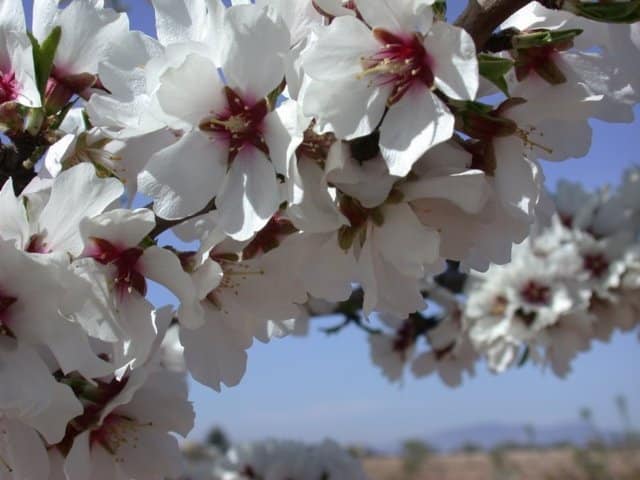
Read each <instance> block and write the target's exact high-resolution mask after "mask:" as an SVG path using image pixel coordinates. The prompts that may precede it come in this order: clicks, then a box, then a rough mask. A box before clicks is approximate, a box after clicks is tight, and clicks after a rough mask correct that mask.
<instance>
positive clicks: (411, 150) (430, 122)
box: [380, 87, 454, 177]
mask: <svg viewBox="0 0 640 480" xmlns="http://www.w3.org/2000/svg"><path fill="white" fill-rule="evenodd" d="M453 124H454V116H453V115H452V114H451V112H450V111H449V109H448V108H447V107H446V106H445V104H444V103H442V101H441V100H440V99H439V98H438V97H436V96H435V95H433V94H432V93H431V92H430V91H428V90H427V89H425V88H422V87H413V88H412V89H411V90H409V91H408V92H406V93H405V95H404V96H403V97H402V98H401V99H400V101H399V102H398V103H396V104H395V105H392V106H391V108H390V109H389V112H388V113H387V116H386V117H385V119H384V122H383V123H382V127H381V128H380V152H381V153H382V156H383V158H384V159H385V162H386V163H387V167H389V173H390V174H391V175H395V176H399V177H404V176H405V175H407V173H409V171H410V170H411V167H412V166H413V164H414V163H415V162H416V161H417V160H418V159H419V158H420V157H421V156H422V155H423V154H424V153H425V152H426V151H427V150H429V149H430V148H431V147H433V146H435V145H438V144H439V143H442V142H445V141H447V140H449V139H450V138H451V136H452V135H453Z"/></svg>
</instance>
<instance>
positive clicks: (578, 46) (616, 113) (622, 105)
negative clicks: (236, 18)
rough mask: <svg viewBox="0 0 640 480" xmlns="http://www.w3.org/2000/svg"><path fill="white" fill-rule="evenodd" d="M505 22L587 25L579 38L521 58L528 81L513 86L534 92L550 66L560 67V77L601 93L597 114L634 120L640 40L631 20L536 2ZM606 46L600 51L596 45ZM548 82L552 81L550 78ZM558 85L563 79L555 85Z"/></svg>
mask: <svg viewBox="0 0 640 480" xmlns="http://www.w3.org/2000/svg"><path fill="white" fill-rule="evenodd" d="M501 28H503V29H507V28H517V29H518V30H521V31H523V32H533V31H535V30H536V29H549V30H551V31H563V30H564V31H567V30H570V29H577V30H579V31H581V32H582V33H580V34H579V35H578V36H577V37H576V38H575V39H574V40H572V41H569V42H560V43H558V44H553V45H548V46H540V47H534V48H531V49H528V50H525V51H524V55H521V56H520V58H518V64H519V65H518V67H517V68H516V73H517V77H518V80H519V81H521V82H522V85H520V86H517V87H516V90H515V91H511V93H512V95H513V96H523V97H525V98H527V99H529V98H530V97H529V96H528V95H527V93H528V92H531V93H533V92H534V91H535V90H536V89H537V88H539V87H540V86H542V85H544V83H545V81H548V80H549V77H547V80H544V79H543V77H544V76H545V73H544V70H546V71H548V72H552V71H555V72H556V73H555V74H554V75H555V76H558V74H559V76H558V77H557V78H558V80H560V78H561V77H565V78H566V81H567V82H566V83H569V84H577V83H579V84H581V85H582V86H584V87H585V88H586V89H587V90H588V91H589V93H590V94H592V95H599V96H600V98H599V99H598V100H597V104H596V105H594V106H593V112H592V115H593V116H595V117H596V118H600V119H602V120H604V121H608V122H625V123H626V122H631V121H633V117H634V113H633V105H634V104H635V103H637V102H638V101H639V100H640V93H639V91H638V88H639V87H640V84H638V83H637V81H636V80H637V75H634V73H635V72H638V70H637V68H636V67H637V62H633V61H628V59H630V58H637V57H638V53H639V50H640V41H639V40H638V38H637V34H636V39H635V43H634V33H633V30H634V28H636V29H637V27H634V26H633V25H626V24H609V25H607V24H606V23H605V22H602V23H600V22H594V21H590V20H588V19H585V18H582V17H580V16H577V15H573V14H571V13H568V12H566V11H558V10H551V9H548V8H545V7H543V6H541V5H540V4H539V3H537V2H531V3H529V4H528V5H527V6H526V7H524V8H522V9H521V10H519V11H518V12H517V13H516V14H515V15H513V16H512V17H511V18H509V19H508V20H507V21H505V22H504V23H503V24H502V25H501ZM596 48H597V49H598V50H600V51H596V50H595V49H596ZM547 85H548V86H551V85H549V84H548V83H547ZM555 86H557V85H555Z"/></svg>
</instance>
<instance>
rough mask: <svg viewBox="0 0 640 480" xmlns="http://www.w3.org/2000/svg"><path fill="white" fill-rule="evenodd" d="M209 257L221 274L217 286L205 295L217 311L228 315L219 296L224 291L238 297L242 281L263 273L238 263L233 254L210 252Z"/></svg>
mask: <svg viewBox="0 0 640 480" xmlns="http://www.w3.org/2000/svg"><path fill="white" fill-rule="evenodd" d="M209 256H210V257H211V259H212V260H214V261H216V262H218V263H219V264H220V268H222V272H223V274H222V280H221V281H220V283H219V285H218V286H217V287H216V288H215V289H214V290H213V291H211V292H209V294H208V295H207V300H208V301H209V303H211V304H212V305H213V306H214V307H216V308H217V309H218V310H221V311H222V312H223V313H225V314H228V313H229V311H228V310H226V308H225V306H224V302H223V301H222V300H221V299H220V296H219V294H220V293H221V292H222V291H223V290H224V289H226V290H230V291H231V292H232V293H233V295H234V296H236V297H238V296H239V295H240V290H239V288H240V286H241V284H242V282H243V281H245V280H247V279H248V278H249V277H252V276H255V275H264V273H265V272H264V270H262V269H254V268H253V267H252V266H251V265H248V264H246V263H242V262H239V261H238V257H237V256H236V255H234V254H224V253H222V254H220V253H214V252H213V251H211V253H210V254H209Z"/></svg>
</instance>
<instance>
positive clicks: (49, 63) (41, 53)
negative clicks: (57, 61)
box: [29, 26, 62, 100]
mask: <svg viewBox="0 0 640 480" xmlns="http://www.w3.org/2000/svg"><path fill="white" fill-rule="evenodd" d="M61 36H62V29H61V28H60V27H59V26H58V27H55V28H54V29H53V30H51V33H50V34H49V36H48V37H47V38H46V39H45V40H44V42H42V44H40V43H38V40H37V39H36V37H34V36H33V35H32V34H31V33H30V34H29V38H30V39H31V45H32V46H33V63H34V66H35V70H36V82H37V85H38V91H39V92H40V96H41V97H42V99H43V100H44V95H45V89H46V88H47V80H49V76H50V75H51V70H52V69H53V59H54V58H55V56H56V50H57V49H58V44H59V43H60V37H61Z"/></svg>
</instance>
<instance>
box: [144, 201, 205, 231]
mask: <svg viewBox="0 0 640 480" xmlns="http://www.w3.org/2000/svg"><path fill="white" fill-rule="evenodd" d="M214 200H215V199H213V200H211V201H210V202H209V203H208V204H207V206H206V207H204V208H203V209H202V210H200V211H199V212H196V213H194V214H193V215H189V216H188V217H185V218H180V219H178V220H166V219H164V218H160V217H158V216H157V215H156V226H155V228H154V229H153V230H152V231H151V233H149V236H150V237H151V238H157V237H158V236H160V235H161V234H163V233H164V232H166V231H167V230H170V229H172V228H173V227H176V226H178V225H180V224H181V223H184V222H188V221H189V220H193V219H194V218H196V217H199V216H200V215H204V214H205V213H209V212H211V211H213V210H215V209H216V205H215V202H214ZM145 208H148V209H150V210H151V209H153V203H150V204H149V205H146V206H145Z"/></svg>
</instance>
